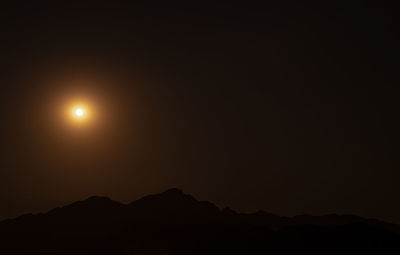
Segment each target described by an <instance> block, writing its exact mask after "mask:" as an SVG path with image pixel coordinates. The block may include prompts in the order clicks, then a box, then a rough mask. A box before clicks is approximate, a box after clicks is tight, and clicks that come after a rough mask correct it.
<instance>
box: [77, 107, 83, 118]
mask: <svg viewBox="0 0 400 255" xmlns="http://www.w3.org/2000/svg"><path fill="white" fill-rule="evenodd" d="M84 114H85V112H84V111H83V109H81V108H78V109H76V110H75V115H76V116H77V117H82V116H83V115H84Z"/></svg>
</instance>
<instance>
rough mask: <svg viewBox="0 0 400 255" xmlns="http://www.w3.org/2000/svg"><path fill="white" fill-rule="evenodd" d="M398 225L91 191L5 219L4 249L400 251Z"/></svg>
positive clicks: (0, 241) (173, 194)
mask: <svg viewBox="0 0 400 255" xmlns="http://www.w3.org/2000/svg"><path fill="white" fill-rule="evenodd" d="M399 244H400V226H398V225H395V224H391V223H386V222H382V221H379V220H375V219H365V218H362V217H358V216H353V215H336V214H332V215H325V216H311V215H300V216H295V217H280V216H278V215H274V214H270V213H267V212H263V211H259V212H256V213H247V214H245V213H238V212H235V211H234V210H232V209H230V208H225V209H223V210H220V209H219V208H218V207H216V206H215V205H214V204H212V203H210V202H207V201H198V200H196V199H195V198H194V197H193V196H191V195H188V194H185V193H183V192H182V191H181V190H179V189H169V190H167V191H165V192H162V193H160V194H154V195H149V196H146V197H143V198H141V199H139V200H136V201H134V202H132V203H129V204H122V203H119V202H116V201H113V200H111V199H109V198H106V197H96V196H94V197H90V198H88V199H86V200H83V201H77V202H75V203H72V204H70V205H67V206H64V207H61V208H55V209H53V210H50V211H48V212H46V213H40V214H35V215H33V214H27V215H22V216H20V217H18V218H15V219H10V220H5V221H2V222H0V254H268V253H270V254H361V253H363V254H400V253H398V252H399V251H400V248H399Z"/></svg>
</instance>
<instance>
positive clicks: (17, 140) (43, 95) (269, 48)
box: [0, 1, 400, 222]
mask: <svg viewBox="0 0 400 255" xmlns="http://www.w3.org/2000/svg"><path fill="white" fill-rule="evenodd" d="M277 2H280V3H279V4H278V3H273V2H270V4H267V5H264V6H250V4H249V5H245V4H240V5H205V4H202V5H200V4H199V5H194V4H193V5H172V4H170V3H168V4H166V3H164V4H163V5H157V4H155V3H152V4H150V3H147V4H145V3H144V2H136V3H130V4H127V3H124V4H122V3H121V4H119V3H117V1H110V2H109V3H105V2H104V3H103V2H99V1H79V3H71V2H70V1H68V2H67V1H65V2H62V1H59V2H57V4H55V3H52V4H44V3H43V4H38V3H37V2H33V3H30V4H18V5H15V6H9V7H8V6H4V7H2V9H1V11H0V12H1V13H0V14H1V15H0V17H1V18H0V19H1V23H0V24H1V25H0V26H1V32H2V34H1V38H2V39H1V42H0V44H1V48H0V50H1V55H0V64H1V76H0V85H1V88H0V89H1V91H0V104H1V105H0V111H1V118H0V131H1V132H0V141H1V154H0V164H1V165H0V203H1V204H0V218H4V217H10V216H15V215H17V214H19V213H22V212H28V211H35V210H43V209H47V208H50V207H52V206H56V205H60V204H63V203H66V202H69V201H74V200H78V199H84V198H86V197H88V196H90V195H95V194H96V195H106V196H110V197H111V198H113V199H115V200H119V201H125V202H126V201H131V200H134V199H137V198H139V197H141V196H143V195H146V194H148V193H155V192H159V191H162V190H164V189H167V188H170V187H178V188H182V189H183V190H184V191H185V192H187V193H191V194H193V195H195V196H196V197H198V198H200V199H206V200H210V201H213V202H215V203H216V204H217V205H219V206H230V207H232V208H234V209H237V210H241V211H253V210H256V209H264V210H267V211H270V212H273V213H278V214H282V215H294V214H303V213H310V214H325V213H351V214H358V215H361V216H366V217H376V218H380V219H384V220H389V221H393V222H400V206H399V204H398V196H399V195H400V185H399V180H400V173H399V158H398V144H399V140H400V139H399V133H398V132H399V130H400V125H399V110H400V101H399V99H398V98H399V96H400V93H399V92H400V89H399V73H398V70H399V65H398V59H399V50H398V47H399V45H400V42H399V40H398V33H399V29H398V17H396V15H395V13H396V10H395V8H393V7H392V6H384V5H383V4H378V3H375V5H357V6H356V5H354V6H340V5H328V4H327V5H318V6H316V5H314V6H312V5H306V4H299V3H295V1H292V2H285V3H283V2H282V1H277ZM74 97H85V98H88V99H89V100H90V102H92V104H93V105H94V106H95V107H96V109H97V110H98V113H99V121H98V122H96V123H91V125H90V126H88V127H87V128H81V129H76V128H73V127H71V126H68V125H67V124H66V123H64V122H63V121H60V120H61V117H60V116H61V115H62V113H61V110H60V102H62V101H63V100H64V101H65V100H68V99H69V98H74Z"/></svg>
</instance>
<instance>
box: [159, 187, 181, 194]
mask: <svg viewBox="0 0 400 255" xmlns="http://www.w3.org/2000/svg"><path fill="white" fill-rule="evenodd" d="M161 194H164V195H185V193H183V191H182V190H181V189H178V188H171V189H167V190H166V191H164V192H161Z"/></svg>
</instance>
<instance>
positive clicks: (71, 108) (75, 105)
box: [66, 100, 94, 126]
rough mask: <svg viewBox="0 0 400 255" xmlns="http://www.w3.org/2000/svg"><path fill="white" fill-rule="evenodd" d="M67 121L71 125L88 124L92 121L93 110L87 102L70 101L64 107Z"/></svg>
mask: <svg viewBox="0 0 400 255" xmlns="http://www.w3.org/2000/svg"><path fill="white" fill-rule="evenodd" d="M66 114H67V116H66V117H67V120H68V122H70V123H71V124H77V125H79V126H80V125H82V124H85V125H86V124H89V123H90V122H92V121H93V117H94V116H93V115H94V109H93V107H92V106H90V104H89V103H88V102H87V101H81V100H80V101H72V102H70V103H69V104H67V106H66Z"/></svg>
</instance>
